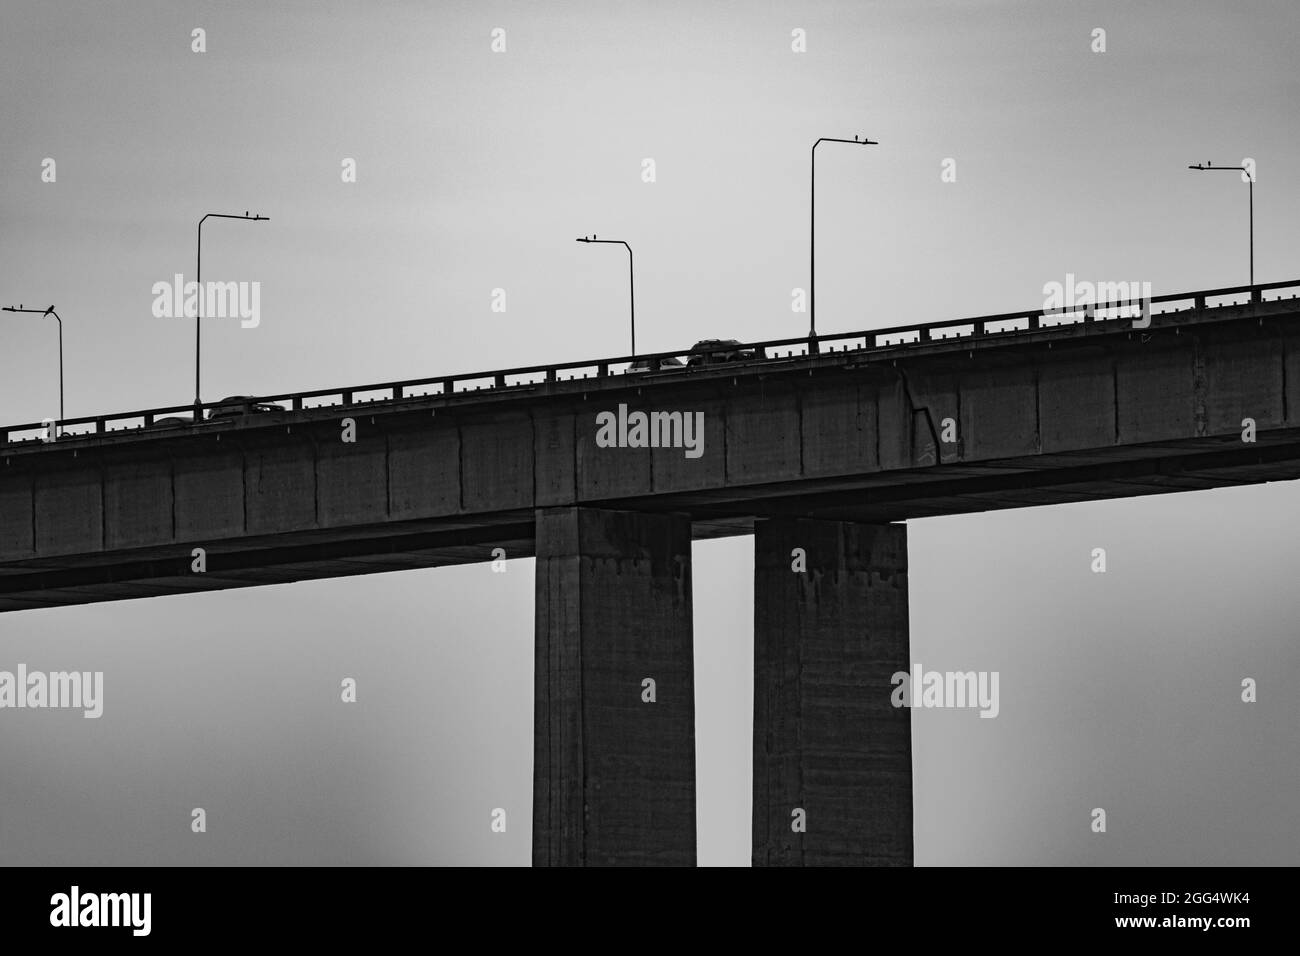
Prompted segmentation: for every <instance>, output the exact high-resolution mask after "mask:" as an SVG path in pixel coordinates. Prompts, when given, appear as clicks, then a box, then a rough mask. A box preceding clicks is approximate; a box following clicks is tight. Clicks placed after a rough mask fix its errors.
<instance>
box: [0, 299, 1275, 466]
mask: <svg viewBox="0 0 1300 956" xmlns="http://www.w3.org/2000/svg"><path fill="white" fill-rule="evenodd" d="M1279 289H1292V290H1294V291H1293V294H1292V295H1291V296H1289V298H1293V299H1294V298H1296V297H1297V294H1300V280H1291V281H1286V282H1267V283H1261V284H1257V285H1253V286H1251V285H1243V286H1229V287H1226V288H1221V289H1203V290H1201V291H1198V292H1179V293H1171V294H1166V295H1157V296H1152V297H1151V299H1150V302H1151V304H1153V305H1154V304H1157V303H1160V304H1166V303H1177V302H1182V303H1191V305H1190V306H1188V307H1185V308H1175V309H1167V310H1165V311H1164V312H1159V313H1158V312H1152V313H1151V314H1152V315H1159V314H1169V313H1172V312H1184V311H1202V310H1205V309H1207V308H1217V307H1222V306H1226V305H1242V304H1245V303H1241V302H1231V303H1216V304H1211V303H1210V302H1209V300H1211V299H1224V298H1233V297H1239V296H1241V295H1243V294H1245V295H1246V296H1248V299H1247V301H1248V302H1250V303H1254V304H1260V303H1263V302H1265V301H1281V300H1282V298H1283V297H1282V296H1280V295H1279V296H1277V297H1276V299H1273V300H1266V299H1264V293H1265V292H1268V291H1274V290H1279ZM1137 301H1138V300H1132V299H1130V300H1126V301H1123V302H1104V303H1100V304H1091V305H1080V306H1072V307H1065V308H1062V309H1034V310H1029V311H1024V312H1004V313H1001V314H998V315H982V316H974V317H971V318H964V319H942V320H939V321H936V322H924V323H911V324H908V325H899V326H893V327H890V328H884V329H867V330H864V331H858V332H840V333H835V334H833V335H821V336H818V337H817V339H816V343H817V353H819V354H831V353H836V352H847V351H855V352H856V351H862V352H872V351H877V350H880V349H886V348H899V347H904V346H907V345H918V344H925V343H929V342H938V341H944V340H946V339H949V338H960V337H969V338H977V339H984V338H990V337H994V336H1003V335H1012V334H1014V333H1016V332H1022V333H1023V332H1041V331H1045V330H1048V329H1051V328H1055V327H1057V326H1069V325H1077V324H1079V323H1080V322H1110V321H1116V320H1120V319H1127V318H1131V317H1132V316H1131V315H1129V314H1125V310H1132V309H1133V308H1135V305H1136V303H1137ZM1044 318H1049V319H1053V320H1056V319H1059V320H1061V321H1053V322H1051V323H1049V324H1044V323H1043V319H1044ZM1021 323H1023V327H1020V324H1021ZM991 326H1012V327H1010V328H1005V327H1003V328H991ZM960 330H969V331H968V332H967V333H966V334H965V335H962V334H960ZM938 332H951V333H952V334H950V335H938V336H936V334H935V333H938ZM913 335H914V336H915V338H904V337H908V336H913ZM889 337H898V338H900V341H896V342H889V341H886V342H883V343H882V341H881V340H882V339H888V338H889ZM858 342H860V343H861V344H857V343H858ZM836 343H838V344H840V346H841V347H840V348H838V349H837V348H836V347H835V345H836ZM828 345H829V347H827V346H828ZM850 346H852V347H850ZM799 347H802V348H803V351H801V352H800V351H796V349H798V348H799ZM810 347H811V341H810V339H809V338H807V337H806V336H805V337H799V338H787V339H771V340H768V341H764V342H754V343H748V344H741V345H739V346H735V347H734V348H736V349H744V350H747V351H753V352H754V354H755V356H756V357H755V359H754V360H753V361H754V362H766V361H771V360H773V359H776V358H799V357H803V356H807V355H809V354H813V353H812V352H811V348H810ZM780 348H788V349H789V350H790V351H788V352H786V354H785V355H784V356H782V355H780V354H770V353H771V352H773V351H774V350H778V349H780ZM715 351H718V349H717V348H707V349H697V350H686V351H676V352H653V353H643V354H640V355H628V356H620V357H616V358H602V359H592V360H588V361H577V362H559V363H551V364H548V365H531V366H521V367H518V368H509V369H496V370H492V371H486V372H471V373H467V374H462V375H437V376H433V377H430V378H419V379H406V380H403V381H397V382H381V383H376V384H373V385H354V386H351V387H348V388H325V389H316V390H312V391H306V392H290V393H286V394H283V395H267V396H257V397H254V398H249V399H248V400H246V401H245V402H243V403H242V404H243V411H244V413H245V414H252V412H251V406H252V405H254V404H256V405H279V406H280V407H281V408H282V410H283V411H286V412H296V411H302V410H304V409H312V408H348V407H359V406H361V405H369V404H377V403H383V404H393V403H397V402H402V401H408V400H412V399H417V398H424V397H429V396H440V395H461V394H467V393H469V392H474V391H482V390H491V391H496V390H498V389H508V388H517V387H520V386H525V385H542V384H550V383H553V382H560V381H572V380H577V379H582V378H607V377H609V376H610V375H612V374H619V375H635V376H638V377H641V376H646V377H652V376H657V375H659V374H665V373H664V372H654V371H638V372H631V371H629V369H630V367H631V366H632V365H633V364H634V363H639V362H646V363H649V364H650V367H651V368H654V367H655V365H657V363H658V362H659V360H660V359H664V358H677V359H683V358H688V357H689V356H691V355H708V354H710V353H711V352H715ZM750 364H753V362H736V363H728V365H729V366H730V367H736V366H745V365H750ZM620 366H627V367H628V368H622V369H621V370H620V371H617V372H615V371H612V370H613V369H616V368H619V367H620ZM704 367H705V368H716V367H717V366H708V365H706V366H704ZM565 372H569V373H572V374H570V375H569V376H568V377H567V378H566V377H564V373H565ZM578 373H591V374H578ZM683 373H687V374H689V369H688V368H681V369H673V370H672V371H671V373H669V374H683ZM512 378H513V379H516V380H515V381H510V379H512ZM520 379H522V380H520ZM485 382H487V383H490V384H487V385H483V384H482V383H485ZM476 383H477V384H476ZM458 386H459V387H458ZM360 393H378V394H380V395H386V397H378V398H374V399H369V400H367V399H361V400H358V399H357V398H356V396H357V395H358V394H360ZM325 399H336V400H337V401H324V400H325ZM312 402H316V403H315V404H309V403H312ZM233 404H235V403H233V402H230V401H221V402H206V403H204V404H202V405H199V406H197V407H196V406H195V405H193V404H189V405H171V406H165V407H161V408H150V409H144V410H142V411H134V412H123V413H120V414H113V415H90V416H84V417H81V418H67V419H64V420H62V421H54V420H53V419H48V420H46V421H42V422H31V423H27V424H21V425H6V426H0V447H3V446H12V445H21V444H29V443H32V442H40V443H51V444H52V443H54V442H56V441H67V440H72V439H77V438H93V437H95V436H99V435H106V434H112V433H116V432H122V431H139V430H144V429H148V428H162V427H167V428H176V429H181V428H184V429H186V430H187V432H192V431H193V430H195V429H203V428H208V427H211V426H212V425H214V424H216V423H214V422H213V421H211V420H209V419H208V417H207V416H208V414H209V413H210V412H211V411H213V410H215V409H221V408H225V409H229V408H230V407H231V406H232V405H233ZM196 413H197V415H196ZM184 416H191V418H190V420H189V421H188V422H186V421H183V420H182V421H178V422H173V423H167V424H165V425H164V424H163V422H162V420H163V419H166V418H169V417H175V418H177V419H183V417H184ZM115 426H116V427H115ZM70 427H72V429H73V430H71V431H69V428H70ZM51 431H53V434H51Z"/></svg>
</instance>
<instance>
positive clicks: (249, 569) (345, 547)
mask: <svg viewBox="0 0 1300 956" xmlns="http://www.w3.org/2000/svg"><path fill="white" fill-rule="evenodd" d="M1295 479H1300V429H1287V430H1274V431H1271V432H1268V433H1261V434H1260V435H1259V436H1258V438H1257V441H1256V442H1254V443H1251V444H1244V443H1243V442H1242V441H1241V440H1240V437H1232V438H1202V439H1194V440H1188V441H1183V442H1176V443H1169V444H1165V445H1152V446H1144V447H1133V446H1130V447H1125V448H1122V449H1104V450H1097V451H1093V452H1071V453H1063V454H1057V455H1037V456H1034V457H1032V458H1018V459H1006V460H1002V461H989V462H979V463H972V464H969V465H938V466H932V467H929V468H925V469H915V470H908V471H903V472H897V473H889V474H887V475H869V476H854V477H853V478H848V479H845V478H841V479H805V480H800V481H795V482H784V483H781V482H774V483H771V484H767V485H762V486H756V487H751V488H747V489H744V490H743V491H741V490H738V489H728V490H727V491H726V492H725V493H717V492H696V493H680V494H675V495H658V496H645V497H635V498H621V499H612V500H608V501H602V502H599V503H595V502H593V503H592V504H593V505H597V504H598V506H599V507H601V508H605V509H608V510H615V511H641V512H646V513H661V514H670V513H671V514H684V515H687V516H688V517H689V518H690V522H691V536H692V538H693V539H694V540H704V539H711V538H721V537H731V536H735V535H748V534H752V533H753V530H754V523H755V520H758V519H762V518H777V517H785V518H792V517H804V518H818V519H822V520H835V521H852V522H859V523H888V522H893V521H904V520H907V519H909V518H923V517H933V516H938V515H954V514H966V513H972V512H980V511H996V510H1001V509H1006V508H1024V507H1032V506H1038V505H1053V504H1068V503H1072V502H1080V501H1097V500H1103V499H1110V498H1126V497H1134V496H1139V495H1151V494H1167V493H1172V492H1182V491H1200V490H1204V489H1208V488H1220V487H1232V486H1238V485H1250V484H1260V483H1264V482H1272V481H1288V480H1295ZM195 546H199V545H198V543H197V542H196V543H195ZM202 546H203V547H204V549H205V552H206V564H207V570H206V572H205V573H203V574H196V573H194V571H193V570H192V566H193V556H192V553H191V552H192V549H190V550H186V549H185V548H183V547H182V548H179V549H178V548H177V546H176V545H166V546H160V547H152V548H136V549H124V550H118V551H114V552H108V553H92V554H76V555H67V556H61V557H54V556H51V557H48V558H38V559H29V560H27V561H23V562H14V563H9V564H6V565H0V612H3V611H16V610H25V609H30V608H41V607H58V606H63V605H70V604H85V603H92V602H98V601H115V600H127V599H133V598H144V597H158V596H162V595H170V594H184V593H189V592H196V591H215V590H225V589H228V588H239V587H258V586H265V585H268V584H286V583H291V582H295V581H308V580H315V579H320V578H331V577H347V576H352V575H359V574H374V573H380V572H385V571H402V570H411V569H414V568H433V567H445V566H448V565H457V564H473V563H478V562H486V561H491V560H493V556H494V549H498V548H500V549H502V550H503V551H504V552H505V558H506V559H507V560H513V559H517V558H528V557H534V556H535V555H536V537H535V533H534V517H533V513H532V511H531V510H517V511H516V510H512V511H508V512H502V513H497V514H493V515H490V516H476V517H475V519H474V520H473V521H466V520H464V519H454V518H453V519H430V520H426V521H414V522H401V523H393V522H389V523H383V524H375V525H371V526H359V527H351V528H347V529H338V530H310V531H299V532H287V533H283V534H276V535H267V536H250V537H244V538H241V539H239V540H238V541H236V542H230V543H225V542H222V541H219V540H218V541H204V542H203V543H202Z"/></svg>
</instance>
